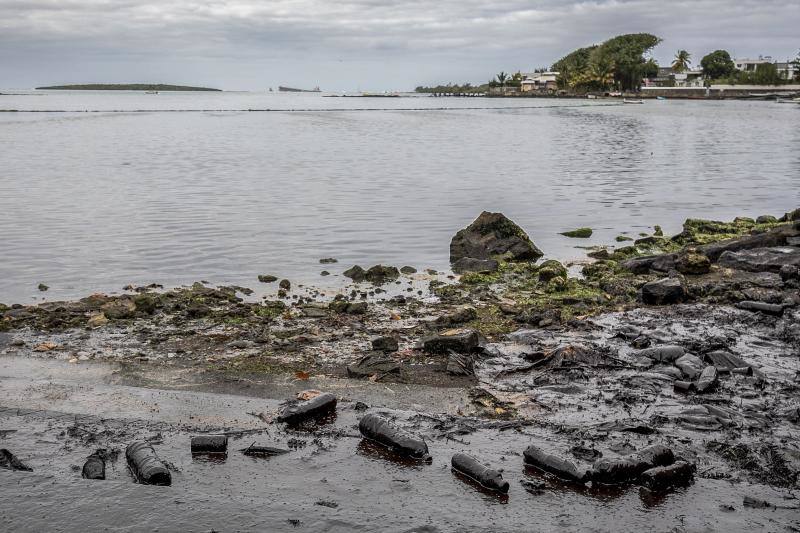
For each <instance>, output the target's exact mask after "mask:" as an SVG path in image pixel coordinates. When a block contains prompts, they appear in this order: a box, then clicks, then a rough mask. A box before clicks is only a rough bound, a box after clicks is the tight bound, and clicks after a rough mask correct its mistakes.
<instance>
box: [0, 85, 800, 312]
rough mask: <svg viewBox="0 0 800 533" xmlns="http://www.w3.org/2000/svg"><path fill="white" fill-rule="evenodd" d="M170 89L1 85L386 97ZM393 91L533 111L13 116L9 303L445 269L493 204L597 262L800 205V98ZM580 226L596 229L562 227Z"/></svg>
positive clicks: (0, 229) (8, 100)
mask: <svg viewBox="0 0 800 533" xmlns="http://www.w3.org/2000/svg"><path fill="white" fill-rule="evenodd" d="M163 96H164V98H162V95H157V96H150V97H148V96H146V95H142V94H134V93H125V94H107V93H103V94H94V95H93V94H86V93H80V94H76V93H65V94H46V95H44V96H8V97H6V96H4V97H2V98H3V100H2V102H0V103H2V105H0V107H1V108H14V107H16V108H31V107H36V108H39V109H48V108H60V109H87V108H94V109H141V108H143V107H145V106H146V107H147V108H149V109H155V108H158V107H160V108H194V107H202V106H206V107H207V108H213V109H231V108H236V109H248V108H257V107H259V106H261V107H273V108H304V109H312V108H322V107H332V106H333V107H336V106H339V107H345V104H346V107H370V106H374V102H363V101H361V100H360V99H351V98H347V99H341V98H320V97H319V96H313V95H311V96H309V95H302V96H297V97H288V96H278V95H275V96H274V97H273V96H270V95H265V94H260V95H259V94H256V93H215V94H213V95H212V94H203V95H186V94H184V95H163ZM270 98H272V99H271V100H270ZM366 100H368V99H366ZM386 100H390V102H381V107H384V106H390V107H394V108H420V107H433V106H444V105H447V106H451V105H452V106H454V107H462V108H463V107H469V106H476V102H480V105H481V106H483V105H485V106H488V107H495V108H500V107H514V106H516V107H518V108H517V109H505V108H504V109H461V110H450V111H433V110H431V111H398V110H395V111H337V112H315V111H313V110H310V111H305V112H294V113H288V112H273V113H247V112H204V113H158V112H153V113H108V114H104V113H100V114H69V113H67V114H64V113H60V114H50V113H35V114H27V113H0V146H1V147H2V150H3V172H2V173H0V214H1V215H2V216H0V236H2V237H1V238H0V243H2V246H1V247H0V250H2V253H3V261H2V262H0V301H3V302H7V303H10V302H12V301H23V302H24V301H26V300H27V301H29V299H30V298H31V297H34V296H38V297H41V296H42V295H41V294H39V293H38V291H37V290H36V286H37V285H38V283H40V282H44V283H46V284H47V285H49V286H50V287H51V289H50V291H49V292H48V293H46V296H47V297H48V298H52V299H55V298H67V297H74V296H79V295H85V294H87V293H90V292H94V291H98V290H103V291H112V290H117V291H118V290H120V289H121V288H122V287H123V286H124V285H127V284H129V283H134V284H147V283H151V282H159V283H163V284H164V285H166V286H174V285H178V284H182V283H190V282H193V281H196V280H199V279H205V280H209V281H211V282H212V283H235V284H238V285H246V286H250V287H253V288H256V289H264V288H265V286H263V285H262V286H259V284H258V283H257V282H256V276H257V275H258V274H265V273H269V274H274V275H277V276H279V277H287V278H290V279H291V280H292V281H294V282H295V283H298V282H305V283H308V282H311V283H316V284H319V285H337V284H341V283H342V282H343V281H344V278H342V276H341V275H340V274H341V272H342V271H343V270H345V269H346V268H348V267H349V266H352V264H356V263H359V264H362V265H363V266H370V265H372V264H376V263H384V264H394V265H397V266H401V265H404V264H410V265H413V266H415V267H417V268H419V269H422V268H427V267H433V268H436V269H439V270H443V269H445V268H446V267H447V259H448V244H449V240H450V237H451V236H452V235H453V233H455V232H456V231H457V230H458V229H459V228H461V227H463V226H465V225H466V224H468V223H469V222H470V221H471V220H472V219H474V218H475V216H477V214H478V213H480V211H482V210H484V209H486V210H493V211H502V212H504V213H506V214H507V215H508V216H509V217H511V218H512V219H513V220H515V221H516V222H518V223H519V224H520V225H521V226H523V227H524V228H525V229H526V230H527V231H528V232H529V234H530V235H531V237H532V238H533V239H534V241H535V242H536V244H537V245H538V246H539V247H540V248H542V250H544V251H545V253H546V254H547V255H549V256H552V257H558V258H562V259H568V258H575V257H580V256H582V251H581V250H577V249H576V248H575V246H576V244H580V245H585V244H598V243H608V244H613V242H614V240H613V238H614V237H615V236H616V235H617V234H618V233H619V232H621V231H629V232H631V234H632V235H635V234H636V233H639V232H640V231H645V232H646V231H649V230H650V228H652V226H653V225H654V224H659V225H661V226H662V227H664V230H665V231H668V232H676V231H677V230H679V228H680V224H681V222H682V221H683V219H685V218H687V217H689V216H708V217H715V218H728V219H730V218H733V217H734V216H738V215H749V216H758V215H760V214H767V213H770V214H776V215H779V214H782V213H783V212H785V211H787V210H790V209H792V208H795V207H797V206H798V205H800V187H798V182H800V155H798V154H800V150H798V149H797V148H798V142H799V141H800V134H799V133H798V131H800V128H798V125H800V109H794V108H792V109H789V110H787V109H783V108H785V107H790V106H779V105H775V104H772V103H770V102H689V101H686V102H681V101H665V102H647V103H646V104H645V105H642V106H612V107H599V106H598V105H586V104H585V103H583V102H577V103H576V102H575V101H566V102H565V101H563V100H528V99H524V100H520V101H516V100H509V99H441V98H393V99H386ZM342 102H344V103H342ZM201 104H202V105H201ZM526 105H535V106H537V107H538V108H537V109H529V108H521V107H520V106H526ZM559 105H573V106H574V105H581V106H583V107H556V106H559ZM212 106H213V107H212ZM795 107H796V106H795ZM579 226H591V227H593V228H594V229H595V234H594V235H593V237H592V238H591V239H589V240H587V241H583V240H582V241H580V242H576V241H575V240H571V239H568V238H566V237H562V236H560V235H558V233H559V232H561V231H564V230H567V229H572V228H575V227H579ZM322 257H336V258H337V259H339V263H338V264H336V265H326V266H325V268H324V269H325V270H329V271H330V272H331V273H332V274H333V275H332V276H328V277H325V278H323V277H320V275H319V274H320V271H321V270H323V268H322V266H321V265H320V264H319V262H318V260H319V259H320V258H322ZM329 267H333V268H329ZM272 290H274V289H272Z"/></svg>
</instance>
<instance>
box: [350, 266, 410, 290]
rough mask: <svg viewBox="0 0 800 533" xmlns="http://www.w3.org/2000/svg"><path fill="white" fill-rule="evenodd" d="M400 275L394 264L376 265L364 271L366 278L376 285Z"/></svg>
mask: <svg viewBox="0 0 800 533" xmlns="http://www.w3.org/2000/svg"><path fill="white" fill-rule="evenodd" d="M345 275H346V273H345ZM399 277H400V271H399V270H397V268H395V267H393V266H383V265H375V266H373V267H370V269H369V270H367V271H366V272H365V273H364V279H366V280H367V281H369V282H370V283H374V284H375V285H381V284H383V283H387V282H389V281H394V280H396V279H397V278H399Z"/></svg>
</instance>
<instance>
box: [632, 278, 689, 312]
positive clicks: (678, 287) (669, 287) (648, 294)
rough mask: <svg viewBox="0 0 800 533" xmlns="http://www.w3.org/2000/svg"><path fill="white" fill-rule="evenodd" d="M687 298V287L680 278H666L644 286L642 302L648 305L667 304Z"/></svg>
mask: <svg viewBox="0 0 800 533" xmlns="http://www.w3.org/2000/svg"><path fill="white" fill-rule="evenodd" d="M684 299H686V288H685V287H684V286H683V283H681V280H680V279H678V278H664V279H660V280H657V281H651V282H649V283H645V284H644V285H643V286H642V302H644V303H645V304H648V305H667V304H674V303H679V302H682V301H683V300H684Z"/></svg>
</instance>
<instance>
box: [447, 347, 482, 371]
mask: <svg viewBox="0 0 800 533" xmlns="http://www.w3.org/2000/svg"><path fill="white" fill-rule="evenodd" d="M445 370H446V371H447V373H448V374H452V375H453V376H474V375H475V359H474V358H473V357H472V356H471V355H468V354H460V353H455V352H451V353H450V355H448V356H447V367H446V369H445Z"/></svg>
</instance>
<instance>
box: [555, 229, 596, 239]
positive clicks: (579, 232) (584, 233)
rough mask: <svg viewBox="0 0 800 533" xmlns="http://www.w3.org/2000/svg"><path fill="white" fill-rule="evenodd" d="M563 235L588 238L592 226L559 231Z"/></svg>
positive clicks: (590, 234)
mask: <svg viewBox="0 0 800 533" xmlns="http://www.w3.org/2000/svg"><path fill="white" fill-rule="evenodd" d="M560 235H563V236H565V237H572V238H573V239H588V238H589V237H591V236H592V228H578V229H574V230H570V231H564V232H562V233H560Z"/></svg>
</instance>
